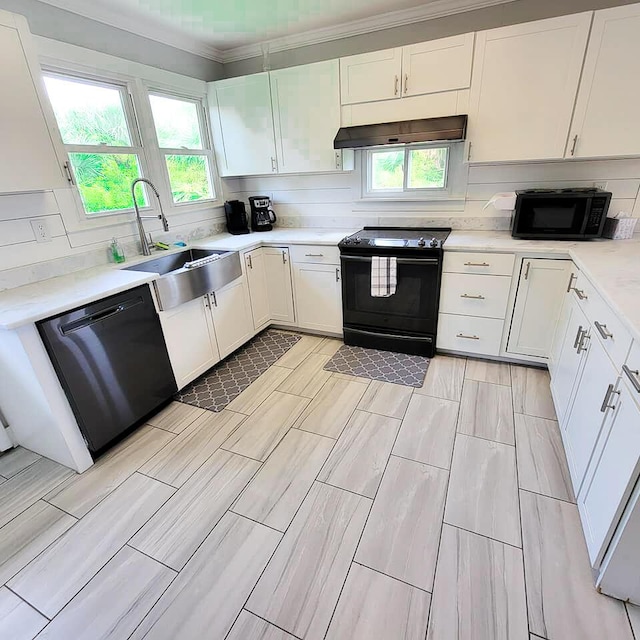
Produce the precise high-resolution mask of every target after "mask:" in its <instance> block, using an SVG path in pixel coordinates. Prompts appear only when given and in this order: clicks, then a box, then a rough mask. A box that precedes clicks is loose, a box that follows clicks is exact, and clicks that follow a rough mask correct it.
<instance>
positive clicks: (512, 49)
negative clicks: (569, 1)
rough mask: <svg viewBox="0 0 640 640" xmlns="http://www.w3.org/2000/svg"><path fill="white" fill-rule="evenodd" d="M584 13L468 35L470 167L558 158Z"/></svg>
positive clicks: (583, 38) (584, 33) (583, 37)
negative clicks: (471, 41)
mask: <svg viewBox="0 0 640 640" xmlns="http://www.w3.org/2000/svg"><path fill="white" fill-rule="evenodd" d="M591 16H592V14H591V12H587V13H578V14H574V15H570V16H563V17H560V18H551V19H549V20H539V21H536V22H529V23H525V24H519V25H514V26H510V27H502V28H499V29H492V30H490V31H483V32H480V33H478V34H477V35H476V45H475V57H474V70H473V77H472V80H471V104H470V113H469V140H470V144H471V147H470V149H469V151H470V155H469V159H470V161H471V162H491V161H511V160H513V161H518V160H544V159H554V158H562V157H563V156H564V152H565V147H566V144H567V139H568V134H569V127H570V124H571V116H572V113H573V108H574V104H575V98H576V93H577V89H578V81H579V79H580V71H581V69H582V63H583V59H584V54H585V49H586V45H587V37H588V34H589V26H590V24H591Z"/></svg>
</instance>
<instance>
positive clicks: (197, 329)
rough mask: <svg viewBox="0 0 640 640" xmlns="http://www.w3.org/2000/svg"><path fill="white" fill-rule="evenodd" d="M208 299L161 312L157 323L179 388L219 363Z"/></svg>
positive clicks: (200, 299) (193, 301)
mask: <svg viewBox="0 0 640 640" xmlns="http://www.w3.org/2000/svg"><path fill="white" fill-rule="evenodd" d="M209 306H210V303H209V296H203V297H202V298H197V299H196V300H191V302H187V303H185V304H182V305H180V306H179V307H176V308H175V309H171V310H170V311H162V312H160V322H161V324H162V330H163V332H164V339H165V342H166V344H167V350H168V352H169V359H170V360H171V366H172V367H173V374H174V375H175V378H176V384H177V385H178V389H182V388H183V387H185V386H186V385H188V384H189V383H190V382H191V381H193V380H195V379H196V378H197V377H198V376H199V375H200V374H201V373H204V372H205V371H206V370H207V369H209V368H211V367H212V366H213V365H214V364H216V362H218V361H219V360H220V353H219V351H218V344H217V342H216V335H215V330H214V328H213V319H212V317H211V311H210V309H209Z"/></svg>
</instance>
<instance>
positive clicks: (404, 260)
mask: <svg viewBox="0 0 640 640" xmlns="http://www.w3.org/2000/svg"><path fill="white" fill-rule="evenodd" d="M340 257H341V258H342V259H343V260H354V261H356V262H371V256H345V255H342V256H340ZM397 262H398V264H418V265H430V264H439V262H440V260H439V259H438V258H397Z"/></svg>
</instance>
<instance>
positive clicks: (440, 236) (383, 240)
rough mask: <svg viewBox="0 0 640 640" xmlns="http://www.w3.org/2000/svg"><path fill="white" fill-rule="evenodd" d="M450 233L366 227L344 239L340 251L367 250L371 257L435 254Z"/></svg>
mask: <svg viewBox="0 0 640 640" xmlns="http://www.w3.org/2000/svg"><path fill="white" fill-rule="evenodd" d="M450 233H451V229H449V228H438V227H422V228H420V227H365V228H364V229H362V231H358V232H357V233H354V234H353V235H350V236H348V237H346V238H344V239H343V240H342V241H341V242H340V243H339V245H338V246H339V247H340V250H347V249H349V250H352V249H357V250H358V251H359V252H365V250H366V252H367V253H370V254H371V255H373V253H375V251H377V250H378V251H382V252H384V253H385V255H390V254H398V255H402V254H403V253H415V252H420V253H428V252H432V253H433V252H434V251H438V252H439V251H441V250H442V246H443V244H444V242H445V240H446V239H447V237H448V236H449V234H450Z"/></svg>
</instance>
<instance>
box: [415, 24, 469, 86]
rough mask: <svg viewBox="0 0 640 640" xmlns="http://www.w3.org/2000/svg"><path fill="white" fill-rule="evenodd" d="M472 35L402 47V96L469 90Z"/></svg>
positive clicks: (466, 34) (467, 34)
mask: <svg viewBox="0 0 640 640" xmlns="http://www.w3.org/2000/svg"><path fill="white" fill-rule="evenodd" d="M474 35H475V34H473V33H465V34H463V35H461V36H453V37H451V38H441V39H440V40H432V41H430V42H422V43H420V44H413V45H410V46H408V47H403V48H402V95H403V96H418V95H422V94H425V93H437V92H439V91H452V90H454V89H466V88H467V87H469V85H470V84H471V62H472V60H473V39H474Z"/></svg>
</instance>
